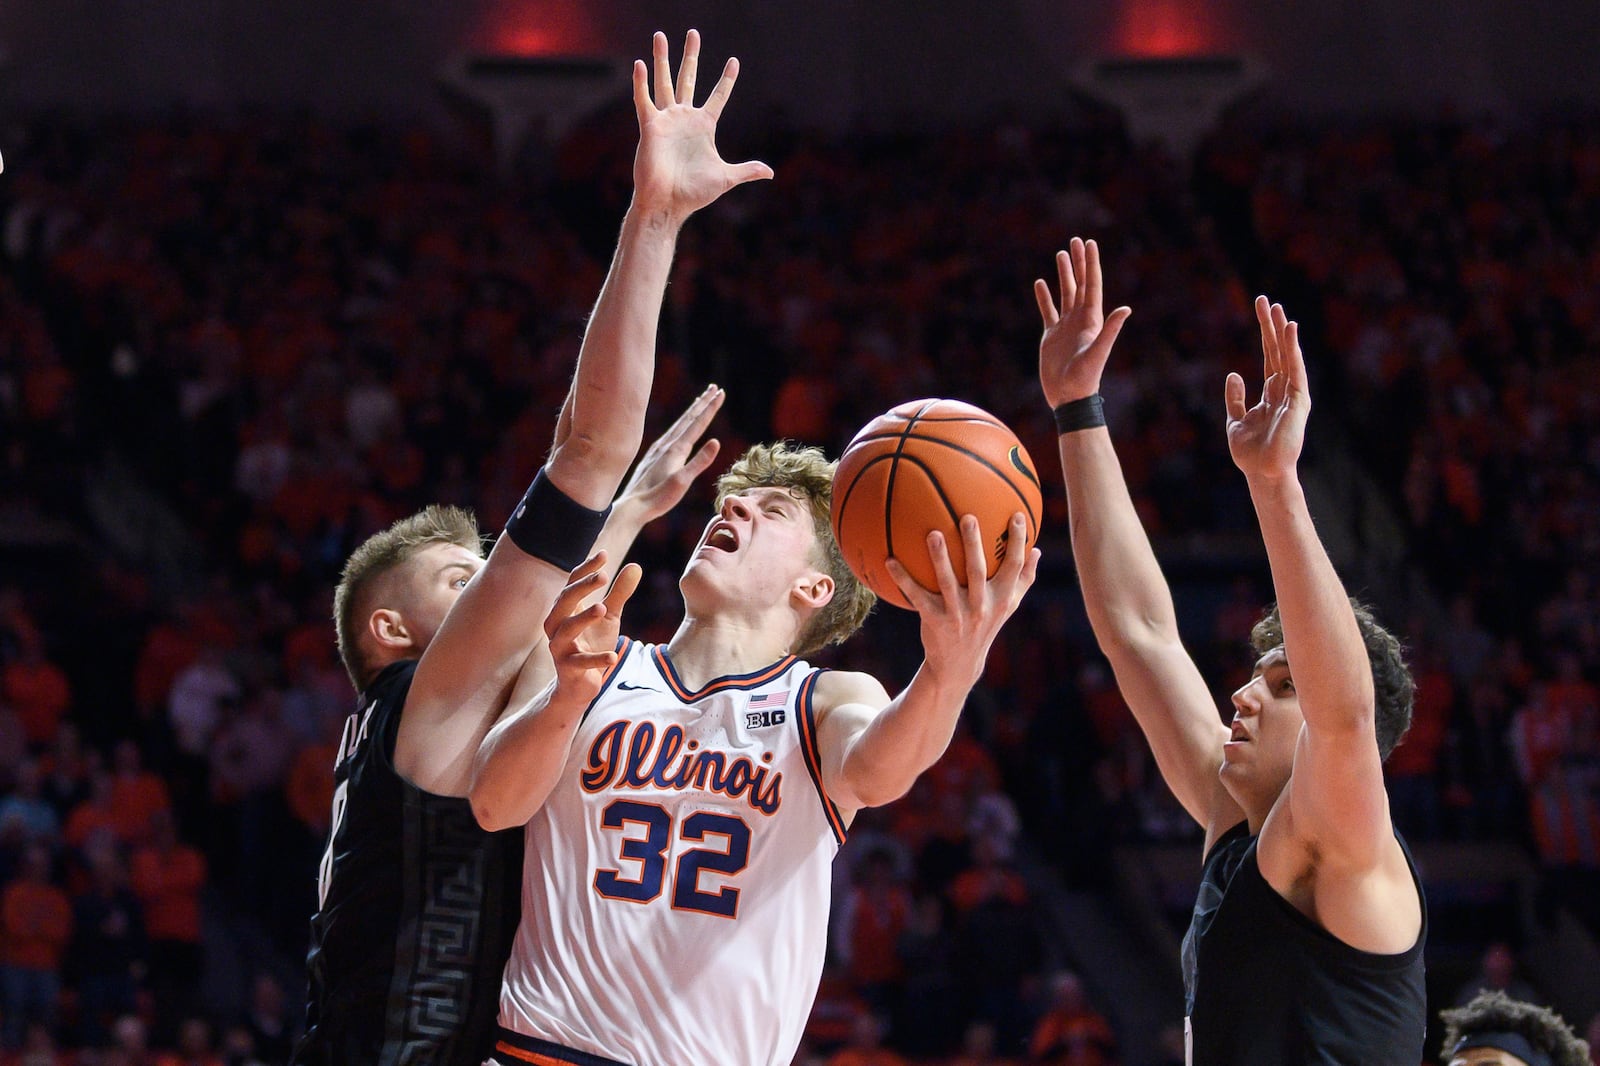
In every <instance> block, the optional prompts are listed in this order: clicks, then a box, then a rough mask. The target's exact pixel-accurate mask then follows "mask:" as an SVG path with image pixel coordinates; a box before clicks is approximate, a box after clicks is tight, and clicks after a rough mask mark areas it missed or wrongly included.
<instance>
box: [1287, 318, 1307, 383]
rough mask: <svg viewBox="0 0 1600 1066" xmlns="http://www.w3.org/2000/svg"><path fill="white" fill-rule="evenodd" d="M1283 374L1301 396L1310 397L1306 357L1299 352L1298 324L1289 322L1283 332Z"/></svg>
mask: <svg viewBox="0 0 1600 1066" xmlns="http://www.w3.org/2000/svg"><path fill="white" fill-rule="evenodd" d="M1284 373H1285V374H1287V375H1288V378H1289V384H1290V386H1291V387H1292V388H1294V389H1296V390H1297V391H1299V392H1300V393H1301V394H1302V395H1304V396H1307V397H1309V396H1310V395H1311V383H1310V381H1309V380H1307V377H1306V357H1305V353H1304V352H1302V351H1301V350H1300V323H1298V322H1290V323H1289V326H1288V328H1287V329H1285V330H1284Z"/></svg>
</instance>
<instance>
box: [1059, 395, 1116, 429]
mask: <svg viewBox="0 0 1600 1066" xmlns="http://www.w3.org/2000/svg"><path fill="white" fill-rule="evenodd" d="M1050 413H1051V414H1053V415H1055V416H1056V432H1057V433H1058V434H1059V433H1072V432H1075V431H1077V430H1080V429H1093V428H1094V427H1096V426H1103V425H1105V424H1106V401H1105V399H1104V398H1103V397H1102V396H1101V395H1100V394H1099V393H1098V392H1097V393H1095V394H1094V395H1093V396H1085V397H1084V398H1083V399H1081V400H1069V401H1068V402H1066V403H1064V404H1062V405H1061V406H1060V407H1057V408H1055V409H1054V410H1052V411H1051V412H1050Z"/></svg>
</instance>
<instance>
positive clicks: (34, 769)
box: [0, 759, 60, 844]
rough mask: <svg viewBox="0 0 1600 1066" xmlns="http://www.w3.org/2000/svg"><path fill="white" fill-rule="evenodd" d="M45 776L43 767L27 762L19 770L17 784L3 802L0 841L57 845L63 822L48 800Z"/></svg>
mask: <svg viewBox="0 0 1600 1066" xmlns="http://www.w3.org/2000/svg"><path fill="white" fill-rule="evenodd" d="M43 793H44V775H43V774H42V773H41V772H40V770H39V763H38V762H37V761H36V760H33V759H26V760H24V761H23V763H22V765H21V766H19V767H17V780H16V784H15V785H13V786H12V790H11V793H10V794H9V795H7V796H6V797H5V798H4V799H0V839H17V840H23V841H41V842H43V843H45V844H52V843H54V841H55V838H56V833H57V830H58V828H59V826H60V822H59V820H58V818H57V816H56V809H55V808H54V807H52V806H51V805H50V804H49V803H48V802H47V801H46V800H45V799H44V795H43Z"/></svg>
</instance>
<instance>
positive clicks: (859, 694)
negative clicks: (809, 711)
mask: <svg viewBox="0 0 1600 1066" xmlns="http://www.w3.org/2000/svg"><path fill="white" fill-rule="evenodd" d="M812 699H813V703H814V705H815V706H816V709H817V710H818V711H827V710H831V709H832V708H834V707H840V706H844V705H846V704H864V705H865V706H867V707H870V708H872V709H873V710H874V711H877V710H881V709H882V708H883V707H884V706H886V705H887V704H888V702H889V692H888V690H887V689H885V688H884V687H883V682H881V681H879V680H878V679H877V678H875V677H873V676H872V675H871V674H864V673H861V672H860V671H858V670H819V671H818V672H817V681H816V687H815V693H814V695H813V697H812Z"/></svg>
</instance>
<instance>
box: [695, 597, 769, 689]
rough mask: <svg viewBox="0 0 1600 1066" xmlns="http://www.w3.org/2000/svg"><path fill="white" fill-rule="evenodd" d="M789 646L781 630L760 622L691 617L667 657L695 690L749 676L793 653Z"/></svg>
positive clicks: (713, 617)
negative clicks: (790, 652)
mask: <svg viewBox="0 0 1600 1066" xmlns="http://www.w3.org/2000/svg"><path fill="white" fill-rule="evenodd" d="M785 633H787V629H785ZM789 644H790V641H789V640H788V639H787V636H786V635H783V634H780V633H779V632H778V630H777V627H775V626H772V625H761V624H759V622H758V621H757V620H753V619H748V618H732V617H727V616H721V615H718V616H712V617H696V616H693V615H690V616H688V617H686V618H684V620H683V622H682V623H681V624H680V625H679V626H678V631H677V632H676V633H674V634H673V635H672V639H671V640H670V641H668V642H667V655H668V657H669V658H671V659H672V666H673V669H675V670H677V672H678V679H679V680H680V681H682V682H683V683H684V684H685V685H687V686H689V687H690V688H691V689H695V688H700V687H702V686H704V685H706V684H708V683H710V682H711V681H714V680H716V679H717V678H719V677H728V676H730V675H734V674H748V673H752V672H754V671H756V670H759V669H761V668H762V667H764V666H768V665H770V664H772V663H775V662H777V661H778V660H779V659H782V658H783V657H784V656H785V655H788V654H789Z"/></svg>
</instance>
